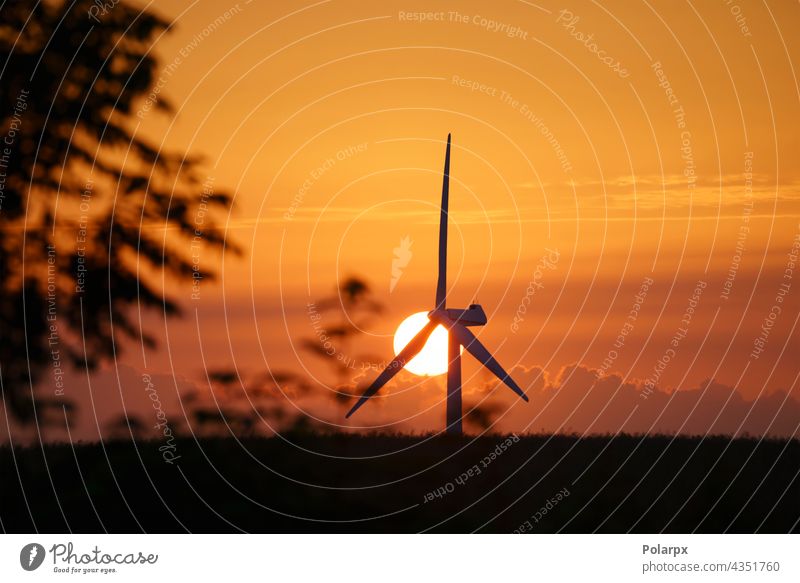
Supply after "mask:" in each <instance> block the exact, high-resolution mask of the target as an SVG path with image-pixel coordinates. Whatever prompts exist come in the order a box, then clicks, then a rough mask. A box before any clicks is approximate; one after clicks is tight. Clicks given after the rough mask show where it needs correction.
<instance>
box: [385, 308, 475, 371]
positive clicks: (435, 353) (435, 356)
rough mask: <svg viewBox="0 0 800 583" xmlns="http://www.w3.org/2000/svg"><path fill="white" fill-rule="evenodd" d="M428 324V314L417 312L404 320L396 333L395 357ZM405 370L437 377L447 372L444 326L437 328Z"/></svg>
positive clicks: (445, 332)
mask: <svg viewBox="0 0 800 583" xmlns="http://www.w3.org/2000/svg"><path fill="white" fill-rule="evenodd" d="M427 323H428V313H427V312H417V313H416V314H411V315H410V316H409V317H408V318H406V319H405V320H403V321H402V322H401V323H400V325H399V326H398V327H397V331H396V332H395V333H394V353H395V355H397V354H398V353H399V352H400V351H401V350H403V348H405V347H406V344H408V343H409V342H411V339H412V338H414V336H416V335H417V333H418V332H419V331H420V330H422V327H423V326H425V324H427ZM462 350H463V349H462ZM405 369H406V370H407V371H409V372H412V373H414V374H416V375H423V376H436V375H440V374H443V373H446V372H447V330H445V329H444V326H437V327H436V329H435V330H434V331H433V333H432V334H431V337H430V338H428V341H427V342H426V343H425V347H424V348H423V349H422V350H421V351H420V353H419V354H418V355H416V356H415V357H414V358H412V359H411V360H410V361H408V364H406V366H405Z"/></svg>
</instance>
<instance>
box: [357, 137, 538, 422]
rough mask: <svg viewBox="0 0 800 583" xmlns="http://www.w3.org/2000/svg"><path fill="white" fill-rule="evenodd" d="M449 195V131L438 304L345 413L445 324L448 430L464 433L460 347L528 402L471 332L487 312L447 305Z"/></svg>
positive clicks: (440, 245)
mask: <svg viewBox="0 0 800 583" xmlns="http://www.w3.org/2000/svg"><path fill="white" fill-rule="evenodd" d="M449 196H450V134H447V150H446V153H445V158H444V179H443V181H442V211H441V216H440V219H439V280H438V282H437V284H436V303H435V304H434V306H435V307H434V309H433V310H431V311H430V312H428V323H427V324H425V326H424V327H423V328H422V330H420V331H419V332H418V333H417V335H416V336H414V338H412V339H411V341H409V343H408V344H406V346H405V348H403V349H402V350H401V351H400V352H399V354H398V355H397V356H396V357H395V358H394V360H392V361H391V362H390V363H389V364H388V365H386V368H384V369H383V371H381V374H380V375H378V378H376V379H375V380H374V381H373V382H372V384H371V385H370V386H369V387H368V388H367V390H366V391H364V393H363V394H362V395H361V398H360V399H359V400H358V402H357V403H356V404H355V405H353V408H352V409H350V411H349V412H348V413H347V415H345V417H350V416H351V415H352V414H353V413H355V412H356V411H358V409H359V408H361V406H362V405H363V404H364V403H366V402H367V400H368V399H369V398H370V397H372V396H373V395H375V393H377V392H378V390H380V388H381V387H382V386H383V385H385V384H386V383H387V382H389V380H390V379H391V378H392V377H394V376H395V375H396V374H397V373H398V372H400V369H402V368H403V367H404V366H405V365H406V364H407V363H408V362H409V361H410V360H411V359H412V358H414V357H415V356H416V355H417V354H418V353H419V352H420V350H422V348H423V347H424V346H425V342H426V341H427V340H428V337H429V336H430V335H431V333H432V332H433V331H434V329H435V328H436V326H438V325H440V324H441V325H442V326H444V327H445V328H446V329H447V331H448V350H447V352H448V361H449V362H448V366H447V427H446V431H447V433H452V434H456V435H460V434H461V418H462V411H461V347H462V346H463V347H464V348H465V349H466V350H467V352H469V353H470V354H471V355H472V356H474V357H475V358H476V359H478V361H479V362H481V364H483V366H485V367H486V368H488V369H489V370H490V371H491V372H492V373H494V375H495V376H496V377H497V378H499V379H500V380H501V381H503V382H504V383H505V384H506V385H507V386H508V387H509V388H510V389H511V390H512V391H514V392H515V393H517V394H518V395H519V396H520V397H522V398H523V399H524V400H525V401H527V400H528V397H527V396H526V395H525V393H524V392H523V391H522V389H520V388H519V386H518V385H517V383H515V382H514V379H512V378H511V377H510V376H509V374H508V373H507V372H506V371H505V370H503V367H502V366H500V363H499V362H497V360H495V358H494V357H493V356H492V355H491V353H490V352H489V351H488V350H486V347H485V346H484V345H483V344H481V342H480V341H479V340H478V339H477V338H476V337H475V335H474V334H473V333H472V332H470V331H469V329H468V328H467V327H468V326H483V325H485V324H486V313H485V312H484V311H483V308H482V307H481V306H480V305H478V304H470V306H469V308H466V309H463V308H447V307H446V299H447V218H448V217H447V207H448V202H449Z"/></svg>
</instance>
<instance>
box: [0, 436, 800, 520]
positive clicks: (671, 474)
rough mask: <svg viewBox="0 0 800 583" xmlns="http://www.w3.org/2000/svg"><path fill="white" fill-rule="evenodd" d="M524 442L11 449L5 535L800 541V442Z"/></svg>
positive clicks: (4, 454)
mask: <svg viewBox="0 0 800 583" xmlns="http://www.w3.org/2000/svg"><path fill="white" fill-rule="evenodd" d="M509 441H511V440H507V437H506V436H485V437H480V438H475V437H469V436H465V437H450V436H443V435H421V436H420V435H416V436H415V435H381V434H378V435H346V434H332V435H331V434H329V435H315V434H313V433H308V432H297V433H289V434H284V435H283V436H281V437H272V438H247V439H238V440H237V439H234V438H213V439H209V438H204V439H200V440H194V439H192V438H181V439H180V440H179V441H178V442H177V444H176V452H177V454H178V455H180V458H179V459H177V460H176V461H175V462H174V463H173V464H168V463H165V462H164V460H163V458H162V456H161V454H160V453H159V451H158V447H159V445H160V443H159V442H156V441H139V442H136V443H132V442H130V441H112V442H106V443H105V444H54V445H45V446H44V447H43V448H42V447H38V446H37V447H32V448H15V449H13V450H12V449H11V448H10V447H4V448H2V449H0V473H1V474H2V475H3V486H2V490H1V491H0V519H1V520H2V527H3V529H4V530H6V531H7V532H34V531H38V532H68V531H72V532H104V531H108V532H140V531H146V532H184V531H191V532H237V531H239V530H242V531H248V532H420V531H432V532H472V531H478V532H513V531H515V530H520V529H521V530H523V531H528V532H558V531H561V532H578V533H584V532H595V531H597V532H628V531H633V532H647V533H649V532H661V531H664V532H678V533H685V532H693V531H697V532H712V533H716V532H726V531H727V532H790V531H796V530H797V528H798V519H800V481H799V480H798V479H797V477H798V471H800V442H799V441H797V440H788V441H787V440H780V439H764V440H759V439H753V438H737V439H733V440H731V438H729V437H721V436H720V437H705V438H702V439H701V438H699V437H698V438H694V437H675V438H673V437H672V436H648V437H641V436H632V435H621V436H616V437H613V436H592V437H585V438H579V437H577V436H568V435H554V436H553V435H532V436H522V437H520V438H519V439H518V441H517V442H513V441H511V443H510V445H509ZM502 443H505V444H506V448H505V449H502V448H501V449H502V451H500V453H497V451H498V445H499V444H502ZM312 452H313V453H312ZM492 452H495V455H494V457H493V458H492ZM487 459H488V460H489V461H488V463H486V460H487ZM45 462H46V463H45ZM482 462H484V463H483V464H482ZM476 467H477V468H478V469H479V470H480V471H479V472H476V471H473V472H472V473H471V474H470V469H473V470H474V468H476ZM559 492H562V494H561V495H560V496H558V493H559ZM437 493H438V494H437ZM565 493H568V494H565ZM548 501H550V502H549V507H548Z"/></svg>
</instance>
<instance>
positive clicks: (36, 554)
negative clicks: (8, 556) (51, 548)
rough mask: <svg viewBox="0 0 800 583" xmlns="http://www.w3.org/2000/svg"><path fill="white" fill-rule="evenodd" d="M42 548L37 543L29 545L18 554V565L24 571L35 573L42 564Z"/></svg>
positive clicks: (43, 552)
mask: <svg viewBox="0 0 800 583" xmlns="http://www.w3.org/2000/svg"><path fill="white" fill-rule="evenodd" d="M44 556H45V551H44V547H43V546H42V545H40V544H39V543H29V544H27V545H25V546H24V547H22V550H21V551H20V552H19V564H20V565H21V566H22V568H23V569H25V570H26V571H35V570H36V569H38V568H39V567H41V565H42V563H43V562H44Z"/></svg>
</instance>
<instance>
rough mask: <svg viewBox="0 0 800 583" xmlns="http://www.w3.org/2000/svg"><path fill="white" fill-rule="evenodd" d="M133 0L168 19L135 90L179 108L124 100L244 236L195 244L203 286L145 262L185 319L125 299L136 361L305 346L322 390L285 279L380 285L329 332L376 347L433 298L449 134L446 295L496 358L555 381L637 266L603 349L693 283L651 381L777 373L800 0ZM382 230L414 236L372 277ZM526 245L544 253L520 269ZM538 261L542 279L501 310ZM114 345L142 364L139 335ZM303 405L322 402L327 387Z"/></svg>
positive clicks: (646, 366)
mask: <svg viewBox="0 0 800 583" xmlns="http://www.w3.org/2000/svg"><path fill="white" fill-rule="evenodd" d="M140 4H141V5H142V6H144V5H145V4H144V3H140ZM153 6H155V7H156V11H157V12H158V13H159V14H161V15H163V16H164V17H166V18H167V19H170V20H173V19H174V29H173V30H172V32H171V33H169V34H166V35H164V36H163V37H162V38H160V39H159V40H158V42H157V43H156V45H155V46H154V47H153V50H154V51H155V52H156V54H157V55H159V57H160V59H161V61H162V64H163V69H162V71H161V77H160V79H159V84H158V86H159V93H158V95H157V96H155V95H154V96H153V97H155V98H157V99H162V98H167V99H168V100H169V101H170V102H171V103H172V104H174V106H175V107H176V109H177V111H178V113H177V115H176V116H175V117H174V118H171V117H169V116H165V115H163V114H160V113H158V112H157V111H155V110H153V109H152V108H151V107H149V106H148V105H147V103H143V104H142V109H141V110H140V111H139V112H138V114H139V115H138V117H137V118H136V119H137V120H138V123H139V125H138V128H137V132H139V133H140V134H141V135H144V136H146V137H149V138H150V139H152V140H153V141H155V142H156V143H159V144H162V145H163V146H164V147H167V148H178V149H186V150H189V151H191V152H193V153H199V154H203V155H204V156H205V157H206V158H207V161H208V163H207V167H208V173H209V177H210V178H209V183H210V184H213V187H214V188H218V189H226V190H229V191H232V192H235V193H236V208H235V209H234V211H233V212H232V213H231V215H230V216H229V217H226V219H227V222H226V226H227V229H228V230H229V236H230V237H231V238H232V239H234V240H235V241H237V242H238V243H240V244H241V245H242V246H243V247H245V248H246V249H248V250H249V251H248V253H247V254H246V255H245V256H244V257H243V258H237V257H235V256H232V255H228V256H226V257H225V258H224V261H223V260H222V258H220V257H219V256H217V255H215V254H213V253H210V252H208V253H203V254H202V255H201V256H200V258H199V260H200V262H201V263H202V265H203V267H207V268H216V269H222V270H223V271H222V274H221V279H220V282H219V283H211V282H203V283H202V284H201V286H200V292H199V299H192V289H191V284H189V283H183V284H180V285H174V284H172V283H168V285H169V286H170V288H171V289H173V290H175V291H176V293H177V294H178V295H179V297H182V298H183V300H184V305H185V306H186V308H187V318H186V319H184V320H181V321H170V322H168V323H167V324H166V325H165V324H163V323H161V322H160V321H159V320H158V319H157V318H155V317H151V316H147V319H146V321H147V324H148V326H153V327H155V328H156V329H157V330H161V336H162V344H161V346H162V348H161V349H159V350H156V351H152V352H150V353H148V354H147V362H146V368H147V370H149V371H152V372H153V373H155V374H163V375H167V377H172V376H174V375H178V376H179V377H180V378H181V379H188V380H187V382H196V383H200V384H202V381H203V378H204V375H203V362H206V364H207V365H208V366H210V367H226V366H230V365H231V364H232V363H235V365H236V366H238V367H240V368H241V369H242V370H246V371H260V370H264V369H266V368H270V369H284V368H292V369H297V370H301V369H305V370H307V371H308V372H309V373H310V374H313V375H314V377H315V378H316V379H317V380H318V383H319V387H321V388H327V387H329V386H330V385H331V384H332V383H333V381H334V379H333V377H332V375H331V374H330V371H329V370H328V369H327V368H326V367H325V366H324V365H323V364H322V363H321V362H320V360H319V359H317V358H315V357H313V356H310V355H309V354H308V353H307V352H303V351H301V350H300V349H299V347H298V345H297V341H298V339H300V338H302V337H308V336H309V335H313V333H314V332H313V329H312V326H311V323H310V321H309V317H308V313H307V309H306V304H307V303H308V302H311V301H316V300H318V299H320V298H321V297H323V296H326V295H329V294H330V292H331V290H332V289H333V288H334V287H335V285H336V282H337V280H338V279H340V278H343V277H346V276H347V275H350V274H357V275H359V276H363V277H365V278H366V279H367V280H368V281H369V282H370V283H371V284H372V286H373V288H374V292H375V295H376V299H378V300H379V301H381V302H383V303H384V304H386V305H387V306H389V310H388V312H387V314H386V315H385V317H384V318H383V319H381V320H376V321H375V322H374V324H373V325H372V326H371V327H370V328H369V329H368V330H366V334H364V335H363V338H362V339H361V340H359V341H358V348H356V347H348V348H347V350H352V351H353V356H354V357H355V354H356V353H360V352H370V353H373V354H382V355H385V356H386V357H387V358H388V357H390V356H391V340H390V337H389V335H390V334H391V333H392V331H393V330H394V328H395V327H396V325H397V324H398V323H399V322H400V320H402V319H403V317H405V316H406V315H408V314H409V313H411V312H415V311H420V310H426V309H430V308H431V307H432V303H433V292H434V286H435V281H434V279H435V252H436V249H435V242H436V238H437V222H438V214H437V213H438V204H439V196H440V188H441V166H442V161H443V153H444V140H445V139H446V136H447V133H448V132H452V133H453V158H452V168H451V174H452V182H451V207H450V210H451V231H450V232H451V237H450V247H449V249H450V254H449V261H450V265H449V274H448V275H449V285H450V286H451V289H452V292H451V295H450V296H449V301H450V305H463V304H466V303H468V302H469V301H471V300H472V299H473V298H475V297H477V298H478V299H479V300H480V302H481V303H482V304H483V305H484V307H485V309H486V312H487V314H489V318H490V319H489V324H488V326H486V327H485V328H484V329H482V330H481V331H480V337H481V338H482V339H484V340H485V343H486V344H487V346H488V347H490V348H496V349H497V355H498V358H499V359H500V360H501V362H502V363H504V364H505V365H506V366H507V367H508V368H511V367H513V366H515V365H522V366H524V367H527V368H529V367H534V366H539V367H543V368H544V369H545V370H546V371H547V372H548V374H550V375H551V376H552V378H555V377H556V376H557V375H558V373H559V371H560V370H561V368H562V367H564V366H568V365H571V364H573V363H578V364H581V365H583V366H585V367H589V368H598V367H601V366H602V363H603V360H604V359H606V358H607V357H608V354H609V351H610V350H612V349H613V343H614V341H615V339H616V338H617V336H618V334H619V332H620V329H621V327H622V326H623V325H624V323H625V318H626V316H627V314H628V313H629V311H630V309H631V306H632V305H633V304H634V302H635V295H636V294H637V292H638V291H639V290H640V287H641V284H642V282H643V280H645V278H652V280H653V282H654V283H653V285H652V286H651V287H650V288H649V290H648V291H647V297H646V299H645V301H644V303H643V307H642V310H641V313H640V315H639V316H638V318H637V320H636V322H635V325H634V326H633V329H632V330H631V332H630V334H629V335H628V336H627V339H626V342H625V345H624V347H623V348H621V349H620V350H618V351H617V352H618V354H617V356H616V357H615V358H614V359H613V366H611V367H610V371H609V372H618V373H619V374H620V375H621V377H622V378H624V379H627V380H629V381H630V380H633V379H640V380H641V379H646V378H647V377H648V376H649V375H651V374H652V372H653V370H654V366H655V365H656V363H657V361H658V359H659V358H660V357H661V356H662V355H663V354H664V353H665V351H666V350H667V349H668V348H669V346H670V339H671V338H672V337H673V335H674V334H675V333H676V330H677V329H678V328H679V327H680V326H681V319H682V317H683V315H684V312H685V311H686V308H687V305H688V302H689V300H690V298H691V296H692V294H693V290H694V289H695V287H696V285H697V282H698V281H702V282H705V285H706V287H705V288H704V291H703V293H702V295H701V297H700V299H699V305H698V308H697V311H696V313H695V315H694V317H693V318H692V321H691V324H690V326H689V327H688V333H687V335H686V338H685V339H682V340H681V342H680V343H679V347H678V348H677V349H676V355H675V358H674V359H673V360H672V361H671V362H670V364H669V366H668V367H666V369H665V370H664V371H662V374H661V375H660V377H659V386H660V387H662V388H664V389H669V390H672V389H676V388H678V389H691V388H697V387H698V386H700V383H701V382H702V381H703V380H705V379H708V378H714V379H715V380H716V381H717V382H719V383H722V384H724V385H727V386H729V387H736V388H737V389H738V390H739V391H740V393H741V394H742V396H744V397H745V398H746V399H753V398H755V397H756V396H758V395H759V394H760V392H761V391H762V389H764V390H765V391H766V392H767V393H769V392H772V391H775V390H778V389H783V390H789V389H791V388H792V387H793V383H794V381H795V378H796V376H797V374H798V371H799V370H800V367H798V362H797V359H796V358H795V357H793V356H792V355H796V354H797V350H798V342H797V340H796V339H793V338H792V331H793V330H794V326H795V324H796V321H797V317H798V314H800V300H798V294H799V293H800V281H797V278H798V277H800V274H798V273H795V274H794V277H795V279H794V281H793V282H792V283H791V289H790V291H789V293H788V294H787V295H786V296H785V297H784V298H783V300H784V301H783V302H781V303H780V308H781V313H780V315H778V316H777V318H776V319H775V321H774V325H773V326H772V327H771V328H770V334H769V337H768V341H767V343H766V346H765V349H764V351H763V353H761V354H760V355H759V357H758V358H751V357H750V354H751V352H752V349H753V346H754V341H755V340H756V339H757V338H758V336H759V334H760V332H761V327H762V324H763V322H764V319H765V318H766V317H768V316H769V314H770V312H771V311H772V310H773V306H774V305H776V295H777V294H778V290H779V286H780V284H781V283H782V282H784V281H791V280H785V279H783V278H784V270H785V269H786V267H787V262H788V261H789V258H788V256H787V254H788V253H789V252H790V251H791V248H792V243H793V241H794V240H795V238H796V237H798V236H799V235H800V198H799V197H798V188H799V187H800V165H798V164H797V163H796V162H795V156H796V153H797V151H798V146H799V145H800V144H798V131H797V130H798V124H797V120H798V113H800V107H799V106H800V91H798V82H797V78H796V76H795V67H794V65H795V63H797V62H798V56H800V55H799V54H798V51H799V50H800V45H799V44H798V40H797V38H796V35H794V34H793V33H794V31H795V28H796V26H794V24H796V23H797V22H798V19H800V8H798V6H797V5H796V4H791V3H772V4H770V5H769V6H767V5H755V4H745V3H740V4H737V3H735V2H731V3H726V2H714V3H710V2H709V3H699V2H698V3H688V2H687V3H684V2H642V3H631V2H603V6H602V7H601V6H599V5H598V4H594V3H588V2H587V3H580V4H576V5H573V6H572V7H571V8H569V12H570V13H569V14H568V13H567V12H563V10H564V8H563V6H562V5H561V4H558V3H551V2H537V3H532V2H523V1H514V0H505V1H502V2H496V3H491V4H488V3H485V2H457V3H454V2H450V3H447V2H406V1H403V2H381V3H371V4H370V3H363V2H345V1H339V0H337V1H327V2H326V1H322V2H308V3H299V2H291V3H284V2H281V3H277V2H260V1H258V0H254V1H253V2H246V1H240V2H238V3H233V2H225V1H223V2H203V3H200V2H188V1H186V2H178V1H162V2H158V3H157V4H156V3H154V4H153ZM454 7H455V8H454ZM421 11H425V12H426V13H428V14H426V15H424V20H425V21H423V22H420V21H419V20H415V18H416V19H419V18H420V16H419V13H420V12H421ZM415 15H416V16H415ZM737 16H738V17H739V18H738V20H737ZM589 35H593V36H592V37H591V39H590V40H586V39H587V37H588V36H589ZM603 59H605V61H607V62H604V60H603ZM405 237H408V238H410V240H411V241H413V243H412V245H411V247H410V251H411V256H410V260H409V261H408V264H407V266H405V267H404V268H403V270H402V275H401V277H400V278H399V280H398V281H397V283H396V287H395V288H394V289H393V291H391V293H390V282H391V279H392V259H393V253H394V251H393V250H394V249H395V248H396V247H398V245H400V242H401V240H402V239H404V238H405ZM737 242H739V243H740V245H743V249H744V252H743V254H742V256H741V261H739V260H738V259H735V258H734V257H735V255H736V245H737ZM548 250H557V251H558V261H557V263H556V264H555V265H554V266H552V268H544V269H541V268H540V269H539V273H538V274H537V273H536V271H537V265H538V264H539V262H540V260H541V259H542V257H544V256H547V255H548V253H550V251H548ZM186 253H187V254H190V253H191V249H190V248H189V246H188V244H187V245H186ZM734 263H736V265H738V270H737V271H736V274H735V278H733V280H732V284H729V285H730V286H731V287H730V292H729V293H727V294H726V293H724V291H723V290H724V289H725V282H726V278H727V277H728V274H729V270H730V268H731V266H732V265H733V264H734ZM534 278H537V280H538V281H540V282H541V284H542V287H541V288H537V291H536V293H535V294H534V295H533V296H532V297H531V303H530V306H529V308H528V310H527V312H526V314H525V315H524V319H523V320H522V321H519V318H518V325H517V327H516V330H514V329H512V324H513V322H514V317H515V314H518V310H519V306H520V305H521V302H522V301H523V298H524V297H525V295H526V289H527V288H528V286H529V282H530V281H531V280H532V279H534ZM795 288H797V289H795ZM794 338H796V335H795V336H794ZM166 345H168V346H169V350H165V349H164V347H165V346H166ZM343 350H344V349H343ZM121 362H122V363H123V364H124V365H125V366H129V367H132V368H133V369H135V370H144V369H145V362H144V361H143V356H142V353H141V351H138V350H137V349H136V348H135V347H134V348H132V349H131V350H129V351H128V352H126V353H125V354H124V355H123V357H122V360H121ZM373 374H374V373H373ZM464 378H465V391H469V386H473V387H475V386H477V385H479V384H481V385H482V384H483V383H484V382H485V378H484V377H483V376H482V373H479V372H478V371H477V369H476V368H475V367H473V365H472V364H467V365H465V375H464ZM470 383H471V385H470ZM400 384H402V383H401V382H398V385H400ZM431 390H432V391H434V393H432V394H435V389H431ZM764 394H766V393H764ZM138 398H139V394H138V392H137V393H136V396H134V397H131V399H132V402H133V403H135V402H137V399H138ZM498 399H499V402H500V403H502V404H503V405H504V406H506V405H511V404H513V400H512V399H509V398H506V397H505V396H502V397H498ZM422 401H424V399H418V398H416V397H415V398H412V397H409V396H401V397H398V399H397V402H396V407H395V408H387V407H381V406H375V407H373V408H372V410H370V407H365V408H364V409H363V410H362V412H361V413H360V415H361V418H360V419H357V420H354V421H357V424H367V425H368V424H370V423H372V422H376V423H377V422H381V421H382V422H391V421H392V420H394V419H399V418H404V419H405V418H406V416H409V415H413V414H414V412H415V410H417V409H418V408H419V407H420V403H421V402H422ZM129 405H130V403H129ZM115 406H117V405H114V404H113V403H111V404H108V405H107V407H109V408H114V407H115ZM176 406H177V405H176ZM302 406H304V407H305V406H307V407H309V410H313V411H314V414H315V415H319V416H320V417H322V418H325V419H330V420H336V422H341V421H342V420H341V419H340V417H341V411H339V410H338V409H337V410H333V409H330V408H329V410H328V409H326V408H325V407H322V406H319V405H314V404H313V403H310V404H306V405H302ZM425 406H426V407H428V406H431V405H430V404H427V405H425ZM526 407H527V409H522V410H520V406H519V405H516V404H514V415H513V418H514V424H513V427H514V428H519V427H521V426H524V424H525V423H526V420H530V419H531V418H532V417H533V416H535V415H537V414H538V413H539V412H540V411H541V407H542V404H541V402H540V403H536V402H533V403H531V404H530V405H527V406H526ZM440 409H441V410H440ZM441 415H443V405H441V404H440V405H438V408H437V405H435V404H434V405H433V409H432V412H431V413H430V414H429V415H423V416H421V417H419V418H415V419H414V420H411V421H409V422H408V426H407V427H411V428H415V429H436V428H438V426H439V424H440V420H439V417H440V416H441ZM509 428H512V425H509Z"/></svg>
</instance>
